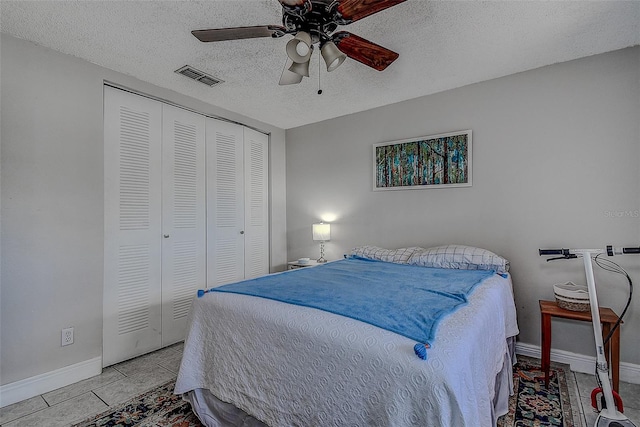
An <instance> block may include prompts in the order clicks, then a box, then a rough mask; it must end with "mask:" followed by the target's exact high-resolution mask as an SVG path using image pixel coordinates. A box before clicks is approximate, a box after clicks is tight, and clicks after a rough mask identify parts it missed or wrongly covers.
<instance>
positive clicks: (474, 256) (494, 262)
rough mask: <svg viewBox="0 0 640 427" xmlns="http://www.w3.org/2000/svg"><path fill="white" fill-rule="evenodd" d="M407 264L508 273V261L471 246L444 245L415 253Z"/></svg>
mask: <svg viewBox="0 0 640 427" xmlns="http://www.w3.org/2000/svg"><path fill="white" fill-rule="evenodd" d="M407 264H411V265H421V266H423V267H436V268H456V269H459V270H495V271H496V272H497V273H498V274H504V273H506V272H507V271H509V261H507V260H506V259H504V258H502V257H501V256H499V255H496V254H494V253H493V252H491V251H488V250H486V249H481V248H474V247H472V246H463V245H446V246H437V247H435V248H429V249H425V250H423V251H421V252H415V253H414V254H413V255H411V258H409V260H408V261H407Z"/></svg>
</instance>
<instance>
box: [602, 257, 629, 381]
mask: <svg viewBox="0 0 640 427" xmlns="http://www.w3.org/2000/svg"><path fill="white" fill-rule="evenodd" d="M600 255H602V254H598V255H596V256H595V257H594V258H593V261H594V262H595V263H596V265H597V266H598V267H600V268H602V269H603V270H605V271H609V272H612V273H617V274H621V275H623V276H625V277H626V278H627V281H628V282H629V297H628V298H627V304H626V305H625V306H624V310H622V314H621V315H620V316H618V321H617V322H616V323H615V324H614V325H613V328H611V330H610V331H609V334H608V335H607V336H606V338H605V339H604V342H603V346H606V345H607V343H608V342H609V340H610V339H611V337H612V336H613V333H614V332H615V331H616V329H618V327H619V326H620V323H622V319H623V318H624V316H625V314H626V313H627V309H628V308H629V306H630V305H631V299H632V296H633V281H632V280H631V277H630V276H629V274H628V273H627V272H626V271H625V269H624V268H622V267H620V265H619V264H616V263H615V262H613V261H611V260H609V259H600ZM596 361H597V358H596ZM595 376H596V381H597V383H598V387H600V388H602V382H601V381H600V377H599V376H598V365H597V362H596V372H595Z"/></svg>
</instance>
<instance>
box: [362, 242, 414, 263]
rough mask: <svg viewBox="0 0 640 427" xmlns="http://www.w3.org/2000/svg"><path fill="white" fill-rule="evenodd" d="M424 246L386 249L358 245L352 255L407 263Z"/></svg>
mask: <svg viewBox="0 0 640 427" xmlns="http://www.w3.org/2000/svg"><path fill="white" fill-rule="evenodd" d="M423 250H424V249H423V248H415V247H412V248H400V249H384V248H379V247H377V246H358V247H357V248H353V249H352V250H351V256H357V257H360V258H367V259H373V260H377V261H386V262H394V263H396V264H406V263H407V261H408V260H409V258H410V257H411V255H413V254H414V253H415V252H416V251H423Z"/></svg>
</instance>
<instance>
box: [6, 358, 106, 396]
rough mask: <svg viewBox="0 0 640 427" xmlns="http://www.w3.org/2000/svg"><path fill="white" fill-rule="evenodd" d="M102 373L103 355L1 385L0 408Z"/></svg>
mask: <svg viewBox="0 0 640 427" xmlns="http://www.w3.org/2000/svg"><path fill="white" fill-rule="evenodd" d="M100 373H102V357H101V356H98V357H95V358H93V359H89V360H85V361H82V362H79V363H76V364H73V365H70V366H65V367H63V368H60V369H56V370H55V371H51V372H45V373H44V374H39V375H36V376H33V377H30V378H25V379H24V380H20V381H16V382H13V383H9V384H5V385H2V386H0V408H3V407H5V406H7V405H11V404H13V403H16V402H20V401H21V400H25V399H29V398H31V397H34V396H38V395H39V394H43V393H47V392H50V391H52V390H55V389H58V388H60V387H64V386H67V385H70V384H73V383H75V382H78V381H82V380H86V379H87V378H91V377H93V376H95V375H100Z"/></svg>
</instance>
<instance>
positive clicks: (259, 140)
mask: <svg viewBox="0 0 640 427" xmlns="http://www.w3.org/2000/svg"><path fill="white" fill-rule="evenodd" d="M268 154H269V136H268V135H265V134H263V133H260V132H257V131H255V130H253V129H249V128H245V129H244V188H245V195H244V200H245V202H244V212H245V214H244V222H245V226H244V229H245V237H244V277H245V279H251V278H254V277H258V276H262V275H265V274H268V273H269V199H268V185H269V156H268Z"/></svg>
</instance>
